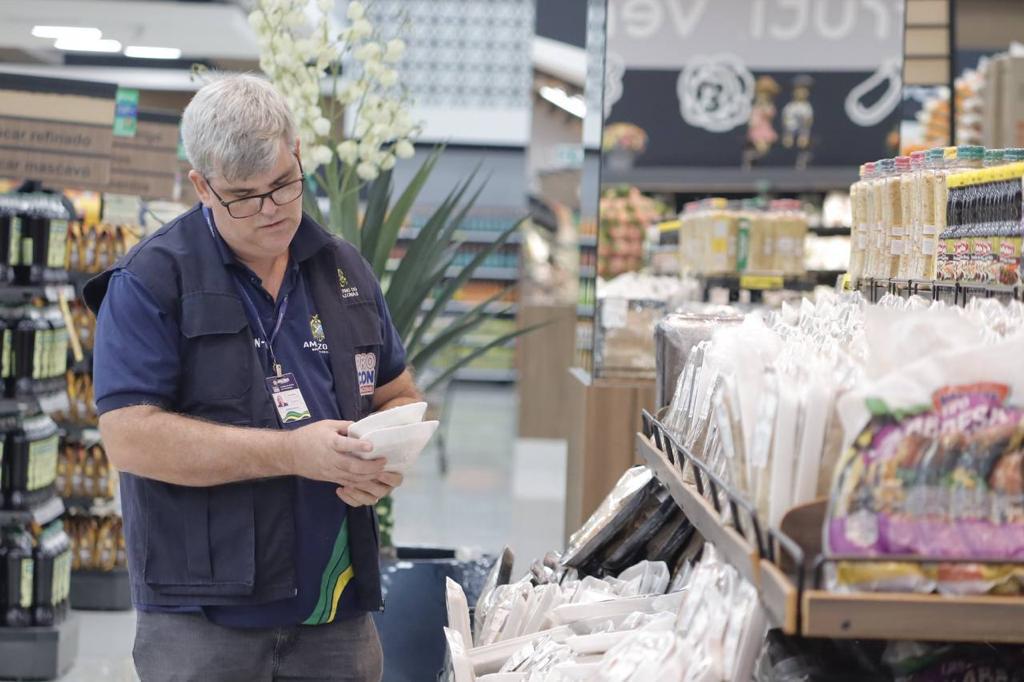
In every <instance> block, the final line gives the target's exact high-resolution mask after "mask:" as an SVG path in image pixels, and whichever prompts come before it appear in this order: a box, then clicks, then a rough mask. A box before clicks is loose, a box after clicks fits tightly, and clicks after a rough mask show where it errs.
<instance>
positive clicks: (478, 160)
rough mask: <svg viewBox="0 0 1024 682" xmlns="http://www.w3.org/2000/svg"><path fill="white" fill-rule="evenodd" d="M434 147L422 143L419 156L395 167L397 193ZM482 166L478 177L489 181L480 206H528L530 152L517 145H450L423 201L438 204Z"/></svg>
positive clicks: (429, 181)
mask: <svg viewBox="0 0 1024 682" xmlns="http://www.w3.org/2000/svg"><path fill="white" fill-rule="evenodd" d="M430 149H431V148H430V147H428V146H425V145H418V146H417V151H416V158H414V159H413V160H411V161H402V162H400V163H399V164H398V165H397V166H395V171H394V178H395V194H396V196H397V194H398V193H399V192H401V191H402V190H403V189H404V188H405V187H406V186H407V185H408V184H409V181H410V180H412V177H413V175H415V174H416V171H417V170H418V169H419V165H420V163H422V161H423V159H425V158H426V156H427V154H429V153H430ZM478 165H480V170H479V172H478V174H477V177H478V178H479V179H480V180H484V179H486V180H487V184H486V186H485V187H484V190H483V192H482V193H481V195H480V198H479V199H478V201H477V205H478V206H486V207H491V208H510V209H522V210H523V211H524V212H525V207H526V152H525V151H524V150H523V149H517V148H504V149H503V148H497V147H448V148H447V149H446V150H445V152H444V154H443V155H442V156H441V160H440V161H439V162H438V164H437V166H436V167H435V168H434V172H433V173H432V174H431V176H430V179H429V180H428V181H427V183H426V185H425V186H424V187H423V191H422V192H421V193H420V203H422V204H423V205H428V204H429V205H437V204H440V203H441V202H442V201H444V199H445V197H446V196H447V195H448V193H449V192H451V190H452V188H454V187H455V186H456V185H457V184H459V183H461V182H464V181H465V179H466V178H467V177H469V174H470V173H472V172H473V171H474V170H475V169H476V167H477V166H478Z"/></svg>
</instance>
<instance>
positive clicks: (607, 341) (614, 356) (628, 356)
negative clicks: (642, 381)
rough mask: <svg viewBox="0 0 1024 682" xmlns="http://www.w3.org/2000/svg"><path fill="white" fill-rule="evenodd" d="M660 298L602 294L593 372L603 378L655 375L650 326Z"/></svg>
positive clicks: (661, 308)
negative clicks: (634, 297) (633, 297)
mask: <svg viewBox="0 0 1024 682" xmlns="http://www.w3.org/2000/svg"><path fill="white" fill-rule="evenodd" d="M666 310H667V304H666V303H665V301H663V300H654V299H650V300H643V299H632V298H620V297H618V296H603V297H602V298H601V299H600V300H599V301H598V302H597V324H596V326H595V330H596V336H595V339H594V374H595V375H596V376H598V377H605V378H625V379H634V378H649V379H653V378H655V369H656V368H655V350H654V329H655V326H656V325H657V324H658V321H659V320H660V319H661V318H662V317H664V315H665V312H666Z"/></svg>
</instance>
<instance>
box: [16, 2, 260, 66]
mask: <svg viewBox="0 0 1024 682" xmlns="http://www.w3.org/2000/svg"><path fill="white" fill-rule="evenodd" d="M39 24H41V25H56V26H94V27H96V28H98V29H100V30H101V31H103V37H104V38H113V39H114V40H118V41H120V42H121V43H122V45H147V46H157V47H176V48H179V49H180V50H181V52H182V58H183V59H244V60H256V59H258V57H259V55H258V48H257V44H256V37H255V35H254V34H253V31H252V29H251V28H250V27H249V24H248V21H247V20H246V15H245V12H244V11H243V9H242V8H241V7H239V6H237V5H234V4H230V5H223V4H207V3H177V2H146V1H142V0H0V49H5V48H6V49H16V50H24V51H28V52H31V53H32V54H33V56H35V57H37V58H40V59H43V60H46V61H50V60H58V59H60V55H61V53H60V52H59V51H58V50H56V49H54V48H53V41H52V40H46V39H43V38H35V37H33V36H32V35H31V31H32V27H33V26H35V25H39Z"/></svg>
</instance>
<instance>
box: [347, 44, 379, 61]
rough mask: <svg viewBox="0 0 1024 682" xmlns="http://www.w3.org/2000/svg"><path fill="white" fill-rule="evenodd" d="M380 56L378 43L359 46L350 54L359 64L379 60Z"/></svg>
mask: <svg viewBox="0 0 1024 682" xmlns="http://www.w3.org/2000/svg"><path fill="white" fill-rule="evenodd" d="M380 55H381V48H380V43H375V42H369V43H366V44H365V45H360V46H359V47H358V48H356V49H355V51H354V52H352V56H353V57H355V58H356V59H358V60H359V61H361V62H370V61H374V60H376V59H379V58H380Z"/></svg>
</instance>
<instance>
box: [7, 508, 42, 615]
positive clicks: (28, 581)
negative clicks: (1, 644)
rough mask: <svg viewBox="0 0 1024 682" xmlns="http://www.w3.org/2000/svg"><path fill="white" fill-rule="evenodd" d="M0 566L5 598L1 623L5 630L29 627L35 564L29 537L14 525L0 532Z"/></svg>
mask: <svg viewBox="0 0 1024 682" xmlns="http://www.w3.org/2000/svg"><path fill="white" fill-rule="evenodd" d="M0 563H2V564H3V573H4V576H3V577H4V589H3V590H2V591H3V593H5V595H6V599H5V605H4V611H3V622H2V623H0V624H2V625H5V626H7V627H22V628H23V627H28V626H30V625H32V591H33V587H34V582H35V565H34V561H33V557H32V536H31V535H29V533H28V531H27V530H26V529H25V528H23V527H21V526H18V525H10V526H7V527H6V528H3V529H2V530H0Z"/></svg>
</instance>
